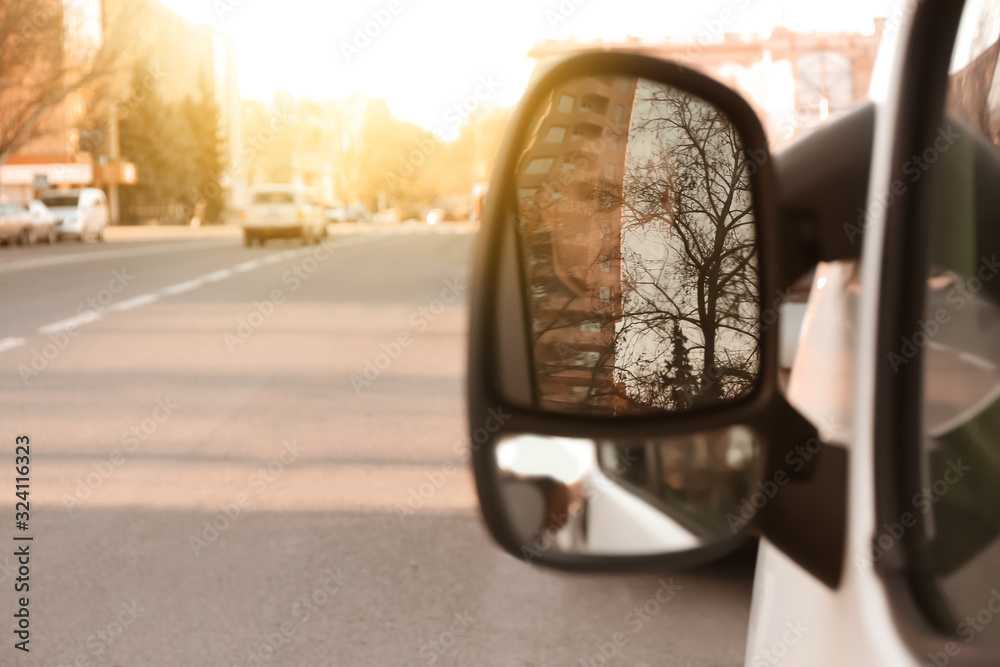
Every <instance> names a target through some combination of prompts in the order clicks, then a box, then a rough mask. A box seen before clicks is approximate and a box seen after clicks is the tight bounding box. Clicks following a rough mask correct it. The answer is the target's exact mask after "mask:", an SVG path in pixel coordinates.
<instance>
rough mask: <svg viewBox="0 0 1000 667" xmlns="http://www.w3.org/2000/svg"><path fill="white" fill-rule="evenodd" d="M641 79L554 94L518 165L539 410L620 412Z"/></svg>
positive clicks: (604, 80)
mask: <svg viewBox="0 0 1000 667" xmlns="http://www.w3.org/2000/svg"><path fill="white" fill-rule="evenodd" d="M635 94H636V79H634V78H631V77H580V78H577V79H573V80H570V81H568V82H567V83H566V84H564V85H563V86H561V87H560V88H558V89H557V90H555V91H553V93H552V95H551V96H550V99H549V101H548V104H547V106H546V107H545V108H544V110H543V111H542V112H540V114H539V117H538V119H537V122H536V123H535V124H534V129H533V132H532V134H531V136H530V137H529V138H528V139H527V141H526V148H525V151H524V154H523V156H522V157H521V159H520V161H519V162H518V166H517V183H518V199H519V201H520V221H519V222H520V226H521V238H522V242H523V244H524V253H525V257H526V265H525V274H526V280H527V282H528V293H529V295H530V296H529V310H530V317H531V321H532V324H531V326H532V333H533V338H534V348H535V349H534V352H535V354H534V358H535V364H536V386H537V390H538V395H539V399H540V401H541V405H542V407H545V408H548V409H553V410H566V411H571V412H576V411H579V410H580V407H581V406H586V407H587V409H589V410H590V411H593V412H596V413H608V412H614V411H615V409H616V406H617V405H619V404H620V395H621V389H622V388H621V387H620V386H618V384H617V381H616V378H615V377H614V367H615V356H614V355H615V323H616V321H617V320H618V318H619V317H620V313H621V298H622V284H621V244H622V207H621V190H622V179H623V175H624V171H625V158H626V146H627V143H628V141H627V137H628V133H629V126H630V124H631V120H632V109H633V106H634V102H635Z"/></svg>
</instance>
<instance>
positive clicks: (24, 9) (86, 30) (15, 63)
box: [0, 0, 136, 164]
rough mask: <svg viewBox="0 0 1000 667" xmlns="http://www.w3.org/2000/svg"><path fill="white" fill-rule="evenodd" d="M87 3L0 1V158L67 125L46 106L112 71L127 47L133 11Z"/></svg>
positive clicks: (126, 6)
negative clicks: (91, 7) (100, 9)
mask: <svg viewBox="0 0 1000 667" xmlns="http://www.w3.org/2000/svg"><path fill="white" fill-rule="evenodd" d="M87 10H88V7H87V3H67V2H65V1H64V0H4V1H3V2H0V164H3V163H4V162H6V161H7V159H8V158H10V156H11V155H13V154H14V153H15V152H16V151H18V150H19V149H21V148H23V147H24V146H26V145H27V144H29V143H31V142H32V141H34V140H36V139H39V138H41V137H43V136H46V135H47V134H50V133H53V132H56V131H60V130H68V129H69V128H68V127H66V125H65V121H64V119H60V118H58V117H57V116H58V115H57V114H53V111H54V110H55V109H56V108H57V107H58V106H59V105H60V104H62V103H63V102H65V101H66V100H67V99H69V98H71V96H73V95H75V94H77V93H81V94H82V93H86V92H87V91H88V90H89V89H90V88H91V87H92V86H94V85H96V84H98V83H100V82H101V81H103V80H104V79H106V78H107V77H109V76H111V75H113V74H114V73H116V72H118V71H119V70H120V68H121V66H122V63H123V58H124V54H126V53H127V52H129V50H130V48H131V43H129V42H128V41H127V38H128V39H131V38H134V36H135V32H134V30H130V29H129V27H128V26H130V25H132V24H133V23H134V22H135V19H136V16H135V12H134V11H133V10H132V9H131V7H130V5H129V4H128V3H122V4H121V5H120V6H118V8H117V9H116V10H115V11H111V12H109V14H108V15H107V16H105V20H104V24H103V25H102V24H101V19H100V14H99V13H98V14H97V15H96V16H95V15H94V14H93V13H91V12H88V11H87Z"/></svg>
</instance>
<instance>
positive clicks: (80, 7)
mask: <svg viewBox="0 0 1000 667" xmlns="http://www.w3.org/2000/svg"><path fill="white" fill-rule="evenodd" d="M54 7H58V8H60V9H61V10H62V12H63V15H62V16H61V17H44V18H46V19H49V18H51V20H53V21H59V20H60V19H61V21H60V23H61V25H62V31H61V32H62V39H63V48H62V50H61V51H62V52H61V54H60V56H61V58H62V59H63V63H61V65H65V66H66V67H71V66H72V65H73V64H74V63H80V62H83V61H85V60H87V59H88V58H90V57H91V56H92V55H93V54H94V53H95V52H96V51H97V50H98V49H99V48H100V47H101V44H102V41H103V31H102V20H103V19H102V16H103V15H102V7H101V2H100V0H65V2H63V3H62V4H61V5H54ZM49 34H50V33H49V32H48V31H46V33H45V35H44V37H43V38H47V37H48V36H49ZM30 77H31V74H30V73H29V74H27V75H26V77H25V78H26V80H30ZM36 78H37V77H36ZM85 111H86V96H85V91H76V92H74V93H73V94H71V95H69V96H67V97H65V98H64V99H62V100H60V101H58V102H57V103H55V104H54V105H53V106H52V108H51V109H49V111H48V112H47V113H46V115H45V117H44V118H43V119H42V120H41V122H40V128H41V131H42V134H41V136H40V137H39V138H37V139H36V140H34V141H32V142H30V143H29V144H28V145H26V146H24V147H23V148H22V149H21V150H18V151H16V152H15V153H14V154H13V155H11V156H10V157H9V158H8V159H7V160H6V161H5V162H4V163H3V164H2V165H0V199H3V200H8V201H19V202H26V201H29V200H31V199H32V198H34V196H35V193H36V191H37V190H38V189H42V188H48V187H73V186H82V185H90V184H91V183H93V180H94V164H93V160H92V159H91V157H90V156H89V155H88V154H86V153H84V152H83V151H81V150H80V133H79V130H78V125H79V122H80V120H81V119H82V118H83V116H84V114H85Z"/></svg>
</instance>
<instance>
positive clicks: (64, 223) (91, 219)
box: [41, 188, 111, 241]
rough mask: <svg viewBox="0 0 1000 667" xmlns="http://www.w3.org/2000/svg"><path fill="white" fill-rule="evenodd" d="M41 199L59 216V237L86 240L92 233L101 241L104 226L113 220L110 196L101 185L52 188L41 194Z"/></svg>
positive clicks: (57, 217)
mask: <svg viewBox="0 0 1000 667" xmlns="http://www.w3.org/2000/svg"><path fill="white" fill-rule="evenodd" d="M41 201H42V203H43V204H45V206H47V207H48V209H49V210H50V211H51V212H52V214H53V215H54V216H55V217H56V220H57V221H58V224H57V226H56V231H57V233H58V234H59V237H60V238H64V237H70V238H75V239H79V240H80V241H84V240H86V239H87V237H88V236H93V237H95V238H96V239H97V240H102V239H103V238H104V230H105V228H107V226H108V225H109V224H110V223H111V214H110V211H109V208H108V198H107V196H105V194H104V191H103V190H100V189H98V188H83V189H80V190H50V191H48V192H46V193H45V194H44V195H42V197H41Z"/></svg>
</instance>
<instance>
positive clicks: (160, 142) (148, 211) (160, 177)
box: [119, 62, 200, 222]
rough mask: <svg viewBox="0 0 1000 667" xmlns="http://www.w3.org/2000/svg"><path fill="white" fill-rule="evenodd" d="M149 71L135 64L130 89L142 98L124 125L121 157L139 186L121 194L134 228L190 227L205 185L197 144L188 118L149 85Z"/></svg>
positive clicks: (133, 107) (125, 209)
mask: <svg viewBox="0 0 1000 667" xmlns="http://www.w3.org/2000/svg"><path fill="white" fill-rule="evenodd" d="M147 71H148V67H147V66H146V65H145V64H144V63H142V62H137V63H136V64H135V66H134V70H133V73H132V80H131V84H130V87H131V89H132V90H133V91H139V90H141V91H142V93H141V94H140V95H135V96H134V100H135V103H134V105H133V106H132V108H131V109H129V112H128V114H127V115H126V116H125V117H124V118H122V119H121V121H120V123H119V128H120V134H121V149H122V154H123V155H127V156H128V157H129V159H130V160H131V161H132V162H134V163H135V165H136V168H137V170H138V172H139V175H140V177H139V181H138V183H137V184H135V185H131V186H126V187H125V188H123V190H122V203H123V211H124V213H125V217H126V218H127V219H129V220H130V221H132V222H141V220H142V219H144V218H158V219H167V220H170V221H172V222H187V221H188V220H190V214H191V212H192V211H193V209H194V206H195V204H196V197H197V196H198V195H197V193H198V192H199V189H198V187H199V185H200V181H199V172H198V166H197V159H198V146H197V140H196V137H195V133H194V131H193V125H192V124H191V122H190V117H189V115H188V114H185V113H183V109H182V108H177V107H176V106H175V105H171V104H168V103H167V102H165V101H164V99H163V97H162V95H161V94H160V92H159V91H158V90H157V88H156V87H146V86H145V85H144V83H143V82H144V81H145V78H146V76H147ZM185 104H190V102H187V103H185ZM181 106H184V105H183V104H182V105H181Z"/></svg>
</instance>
